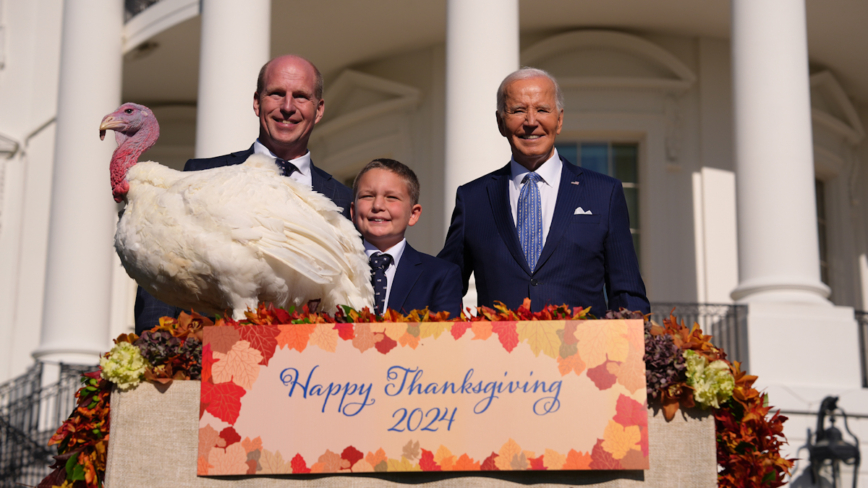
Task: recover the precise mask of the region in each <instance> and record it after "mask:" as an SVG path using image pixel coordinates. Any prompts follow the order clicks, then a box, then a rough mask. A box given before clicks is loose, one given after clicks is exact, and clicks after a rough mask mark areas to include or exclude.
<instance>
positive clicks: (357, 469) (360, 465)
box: [350, 459, 374, 473]
mask: <svg viewBox="0 0 868 488" xmlns="http://www.w3.org/2000/svg"><path fill="white" fill-rule="evenodd" d="M350 471H352V472H353V473H373V472H374V467H373V466H371V464H370V463H368V462H367V461H365V460H364V459H359V460H358V461H356V464H354V465H353V467H352V468H351V469H350Z"/></svg>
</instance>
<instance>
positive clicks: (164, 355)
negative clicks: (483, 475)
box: [39, 299, 792, 488]
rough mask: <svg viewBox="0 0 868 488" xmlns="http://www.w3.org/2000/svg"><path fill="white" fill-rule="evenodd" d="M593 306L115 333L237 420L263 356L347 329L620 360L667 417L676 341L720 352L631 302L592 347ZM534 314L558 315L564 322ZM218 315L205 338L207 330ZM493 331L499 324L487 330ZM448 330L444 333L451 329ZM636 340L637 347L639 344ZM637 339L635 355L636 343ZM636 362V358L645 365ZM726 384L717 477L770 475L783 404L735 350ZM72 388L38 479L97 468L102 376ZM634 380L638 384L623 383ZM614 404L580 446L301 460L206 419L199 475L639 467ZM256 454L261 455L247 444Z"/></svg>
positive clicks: (619, 376) (637, 419) (96, 477)
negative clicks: (627, 327)
mask: <svg viewBox="0 0 868 488" xmlns="http://www.w3.org/2000/svg"><path fill="white" fill-rule="evenodd" d="M593 318H595V317H593V316H592V315H590V314H589V309H587V308H581V307H567V306H565V305H564V306H559V307H555V306H547V307H545V308H544V309H543V310H541V311H539V312H532V311H531V308H530V300H529V299H526V300H525V301H524V303H523V304H522V305H521V306H520V307H519V308H517V309H515V310H509V309H508V308H507V307H506V306H504V305H503V304H502V303H497V304H496V305H495V307H494V308H488V307H479V308H478V309H477V310H476V314H470V313H469V309H468V310H467V313H465V312H462V313H461V315H460V316H459V317H456V318H454V319H452V320H451V323H450V317H449V314H448V313H446V312H442V313H431V312H430V311H428V310H414V311H412V312H410V313H409V314H407V315H402V314H400V313H398V312H396V311H394V310H387V311H386V313H385V314H383V315H382V316H380V315H376V314H374V313H372V312H371V311H370V310H368V309H364V310H361V311H357V310H353V309H351V308H349V307H341V308H339V309H338V310H337V311H336V313H335V314H334V315H329V314H327V313H313V312H311V310H310V308H309V307H307V306H306V305H305V306H302V307H298V308H290V309H289V310H283V309H280V308H276V307H273V306H270V305H260V306H259V307H258V308H257V309H256V310H249V311H248V312H247V313H246V317H245V319H244V320H242V321H235V320H232V319H229V318H221V319H218V320H216V322H215V321H212V320H210V319H208V318H207V317H203V316H201V315H198V314H195V313H193V314H185V313H182V314H181V316H180V317H179V318H177V319H173V318H169V317H163V318H162V319H160V323H159V324H158V325H156V326H155V327H154V328H152V329H151V330H149V331H147V332H144V333H143V334H142V336H141V337H138V336H136V335H135V334H124V335H121V336H120V337H118V339H116V341H115V342H116V343H118V342H128V343H130V344H133V345H135V346H136V347H138V348H139V349H140V352H141V354H142V356H143V357H144V358H146V359H147V360H148V363H149V367H148V368H147V369H146V370H145V373H144V379H145V381H149V382H157V383H169V382H172V381H173V380H201V381H202V400H203V401H202V411H201V412H200V415H202V414H203V413H204V412H205V411H208V412H210V413H211V414H212V415H214V416H215V417H217V418H218V419H220V420H223V421H225V422H227V423H229V424H232V423H234V422H235V420H236V419H237V417H238V413H239V411H240V405H241V398H242V397H243V396H244V395H245V394H246V393H247V389H249V388H250V387H251V385H252V384H253V382H254V381H255V380H256V378H257V376H258V374H259V371H260V367H261V366H267V365H268V361H269V360H270V359H271V355H273V353H274V351H275V349H283V348H289V349H295V350H297V351H299V352H301V351H304V350H305V349H306V348H308V347H318V348H320V349H323V350H325V351H335V350H336V346H337V344H338V342H339V341H349V342H350V343H351V344H352V345H353V347H354V348H356V349H358V350H359V351H361V352H366V351H368V353H372V354H388V353H389V352H390V351H391V350H393V349H394V348H397V347H401V348H404V347H409V348H412V349H415V348H416V347H418V346H419V343H420V341H421V340H423V339H426V338H429V337H433V338H435V339H437V338H439V337H441V336H442V335H443V334H448V335H451V336H452V338H453V339H455V340H458V339H461V338H462V337H465V335H468V334H469V336H468V337H469V338H470V340H497V341H498V342H499V343H500V344H501V346H502V347H503V348H504V349H505V350H506V351H508V352H511V351H513V350H514V349H515V348H516V347H519V345H520V344H526V345H525V346H523V347H529V348H530V350H531V352H533V353H534V354H536V355H538V356H539V355H544V356H548V357H550V358H552V359H553V364H556V367H557V368H558V370H559V372H560V373H561V375H568V374H576V375H581V374H585V373H587V375H588V377H589V378H590V379H591V380H592V381H593V382H594V383H595V385H596V386H597V387H598V388H601V389H607V388H609V387H611V385H613V384H614V383H615V382H618V381H625V382H626V383H629V381H628V380H625V379H624V378H630V377H632V376H635V375H630V374H628V372H629V371H636V370H640V368H642V367H644V368H645V374H646V385H647V393H648V399H649V402H650V403H651V404H652V405H654V404H656V405H659V406H660V408H662V411H663V413H664V415H665V417H666V418H667V419H672V418H673V417H674V416H675V414H676V413H677V411H678V409H679V408H689V407H692V406H694V400H693V390H692V389H691V387H690V386H688V385H687V383H686V372H685V370H686V367H685V364H684V362H685V361H684V351H687V350H690V351H694V352H695V353H696V354H698V355H701V356H702V357H703V358H705V359H706V360H708V361H709V362H713V361H717V360H723V361H726V354H725V353H724V351H722V350H720V349H719V348H717V347H715V346H714V345H713V344H712V343H711V337H710V336H708V335H705V334H703V333H702V331H701V330H700V329H699V327H698V326H696V325H694V326H693V327H691V328H688V327H686V326H685V325H684V324H683V323H682V324H678V322H677V320H676V318H675V317H674V316H672V315H670V317H668V318H667V319H666V320H664V322H663V325H662V326H661V325H658V324H653V323H651V322H649V321H648V320H647V318H646V317H643V316H642V314H641V313H638V312H628V311H621V312H608V313H607V314H606V315H605V316H604V317H602V318H606V319H643V320H645V329H644V337H643V336H642V334H641V333H639V334H636V336H635V337H633V336H630V335H628V336H627V339H628V340H627V342H626V343H624V342H623V341H621V342H620V343H619V345H618V346H617V347H614V348H611V347H610V349H612V351H613V352H612V353H610V354H608V355H600V354H598V351H599V349H598V347H597V346H603V345H606V344H609V345H610V346H611V344H610V343H611V341H613V340H614V338H615V337H617V336H618V335H621V336H623V335H624V334H625V331H624V330H620V329H619V330H610V328H608V327H606V328H603V327H595V326H594V324H593V322H592V321H587V319H593ZM540 321H567V322H566V325H565V326H562V327H560V328H558V327H551V326H548V325H547V324H546V323H545V322H543V323H540V324H530V323H529V322H540ZM211 325H214V326H217V327H215V328H214V329H213V331H214V332H213V333H211V334H209V340H208V341H207V342H204V343H203V329H204V327H206V326H211ZM493 336H496V337H493ZM447 337H448V336H447ZM636 351H638V352H636ZM643 351H644V356H643V354H642V353H643ZM643 362H644V365H643V364H642V363H643ZM726 362H727V364H729V365H730V368H731V371H732V375H733V378H734V381H735V387H734V389H733V392H732V396H731V398H729V399H728V400H726V401H725V402H723V403H721V404H720V408H718V409H714V411H713V414H714V418H715V422H716V430H717V456H718V464H719V466H720V470H719V477H718V480H719V486H721V487H736V486H767V487H776V486H781V485H782V484H783V479H784V477H785V476H786V475H787V474H788V473H789V470H790V468H791V466H792V463H791V461H789V460H786V459H784V458H783V457H782V456H781V455H780V447H781V445H782V444H784V443H785V442H786V439H785V438H784V435H783V423H784V421H786V417H784V416H782V415H780V414H779V413H774V414H771V415H770V413H771V408H770V407H768V406H767V405H765V403H766V401H767V397H766V396H765V395H763V394H760V393H759V392H758V391H757V390H755V389H754V388H753V387H752V385H753V383H754V381H755V380H756V377H755V376H750V375H747V374H746V373H745V372H744V371H742V370H741V367H740V365H739V364H738V363H734V364H730V363H729V362H728V361H726ZM82 382H83V386H82V388H81V389H80V390H79V391H78V393H76V397H77V399H78V404H77V406H76V408H75V410H74V411H73V413H72V414H71V415H70V417H69V418H68V419H67V420H66V421H65V422H64V423H63V425H61V427H60V428H58V430H57V433H56V434H55V435H54V436H53V437H52V438H51V441H50V444H51V445H54V444H57V445H58V452H59V455H58V456H57V457H56V462H55V464H54V465H52V468H54V471H53V472H52V473H51V474H49V475H48V476H47V477H46V478H45V479H44V480H43V481H42V483H40V485H39V486H40V487H45V488H48V487H51V486H60V485H64V483H65V486H72V487H87V488H91V487H93V488H96V487H98V486H101V485H102V480H103V477H104V474H105V462H106V452H107V445H108V440H109V411H110V410H109V409H110V406H109V399H110V392H111V386H112V383H110V382H109V381H107V380H104V379H102V378H101V377H100V374H99V372H95V373H88V374H86V375H84V376H83V377H82ZM623 386H624V387H625V388H627V389H628V390H629V391H631V392H633V391H635V390H636V389H638V388H641V383H638V384H623ZM616 408H617V414H616V416H615V417H614V418H613V419H612V420H611V421H610V422H609V424H608V425H607V426H606V427H605V430H604V432H603V438H601V439H598V440H597V443H596V445H595V446H593V448H592V449H591V450H590V451H587V452H577V451H574V450H570V451H569V452H566V453H558V452H555V451H552V450H546V451H545V452H539V453H535V452H530V451H526V450H524V449H522V448H521V446H519V445H518V444H517V443H516V442H515V441H513V440H510V441H509V442H507V443H506V444H504V445H503V446H501V447H500V448H499V449H497V450H496V451H492V452H491V454H490V455H489V456H487V457H486V458H484V459H473V458H471V457H469V456H468V455H467V454H458V453H455V454H453V453H452V452H450V451H449V449H448V448H446V447H445V446H439V448H437V449H430V450H429V449H428V448H427V446H420V445H419V443H418V442H411V443H410V444H408V445H407V446H405V448H404V452H403V453H402V454H401V455H400V458H399V459H390V458H388V457H387V456H386V453H385V452H384V451H383V450H382V449H380V450H378V451H376V452H367V453H363V452H361V451H359V450H357V449H356V448H354V447H352V446H347V447H346V448H344V449H343V450H339V452H338V451H330V450H327V451H326V452H325V453H323V454H322V455H321V456H319V457H318V458H317V459H310V460H305V459H304V458H303V457H302V456H301V455H300V454H298V453H281V452H270V451H268V450H266V449H263V448H262V443H261V440H260V439H259V438H257V439H249V438H245V439H241V438H240V436H238V434H237V433H236V432H235V431H234V429H232V428H231V427H228V428H226V429H224V430H223V431H221V432H217V431H216V430H214V429H212V428H210V427H204V428H203V429H210V431H206V432H201V433H200V445H199V454H198V471H199V472H200V473H203V472H207V473H209V474H218V473H224V474H230V473H231V474H256V473H266V474H267V473H330V472H332V473H337V472H383V471H413V470H419V471H477V470H480V471H486V470H509V469H513V470H514V469H526V470H547V469H641V468H643V467H645V464H644V463H647V459H648V458H647V454H648V426H647V422H642V420H641V419H642V418H644V414H645V409H647V408H648V407H647V406H646V405H642V404H639V403H638V402H636V401H635V400H632V399H630V398H628V397H626V396H623V395H622V396H621V397H620V398H619V399H618V402H617V405H616ZM257 456H258V457H257Z"/></svg>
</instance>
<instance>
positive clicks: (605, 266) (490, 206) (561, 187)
mask: <svg viewBox="0 0 868 488" xmlns="http://www.w3.org/2000/svg"><path fill="white" fill-rule="evenodd" d="M563 105H564V104H563V96H562V94H561V92H560V88H559V87H558V84H557V82H556V81H555V79H554V78H553V77H552V76H551V75H549V74H548V73H546V72H545V71H542V70H538V69H534V68H524V69H521V70H518V71H516V72H514V73H512V74H510V75H509V76H507V77H506V78H505V79H504V80H503V82H502V83H501V85H500V88H499V89H498V93H497V112H496V117H497V126H498V128H499V130H500V133H501V134H502V135H503V136H504V137H506V139H507V141H509V145H510V148H511V149H512V160H511V161H510V162H509V163H508V164H507V165H506V166H504V167H503V168H501V169H499V170H497V171H494V172H493V173H489V174H487V175H485V176H483V177H481V178H478V179H476V180H474V181H471V182H470V183H467V184H465V185H463V186H461V187H459V188H458V192H457V196H456V199H455V210H454V211H453V213H452V223H451V225H450V226H449V231H448V233H447V236H446V244H445V245H444V247H443V250H442V251H441V252H440V254H439V255H438V257H440V258H443V259H445V260H447V261H450V262H453V263H455V264H457V265H458V266H459V267H460V268H461V271H462V279H463V284H464V293H467V288H468V281H469V279H470V275H471V273H475V276H476V289H477V293H478V304H479V305H485V306H489V307H490V306H492V305H493V303H494V301H496V300H497V301H501V302H503V303H505V304H506V305H507V306H508V307H509V308H511V309H515V308H517V307H518V306H520V305H521V303H522V301H523V300H524V299H525V298H526V297H528V298H530V299H531V307H532V309H533V310H534V311H538V310H540V309H542V308H543V307H545V306H546V305H561V304H567V305H569V306H582V307H588V306H590V307H591V312H592V313H594V314H595V315H597V316H602V315H603V314H605V312H606V310H618V309H620V308H622V307H623V308H626V309H629V310H639V311H641V312H642V313H648V312H649V311H650V305H649V303H648V299H647V298H646V296H645V284H644V283H643V281H642V277H641V276H640V274H639V264H638V261H637V259H636V253H635V251H634V249H633V240H632V238H631V236H630V223H629V216H628V213H627V203H626V200H625V198H624V190H623V187H622V185H621V182H620V181H618V180H616V179H614V178H611V177H609V176H606V175H602V174H599V173H596V172H594V171H590V170H587V169H582V168H580V167H578V166H575V165H573V164H571V163H570V162H569V161H567V160H566V159H564V158H562V157H560V156H559V155H558V153H557V150H556V149H555V147H554V144H555V138H556V137H557V135H558V134H560V132H561V126H562V124H563V115H564V110H563Z"/></svg>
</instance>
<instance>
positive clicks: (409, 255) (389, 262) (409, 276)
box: [350, 159, 461, 317]
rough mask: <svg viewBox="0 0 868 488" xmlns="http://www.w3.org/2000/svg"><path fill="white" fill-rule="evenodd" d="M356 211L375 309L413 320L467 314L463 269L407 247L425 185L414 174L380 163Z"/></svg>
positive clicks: (361, 181)
mask: <svg viewBox="0 0 868 488" xmlns="http://www.w3.org/2000/svg"><path fill="white" fill-rule="evenodd" d="M353 195H354V196H355V198H354V201H353V204H352V206H351V207H350V211H351V213H352V217H353V223H354V224H356V228H358V229H359V232H360V233H361V234H362V237H364V238H365V241H364V244H365V253H366V254H367V255H368V258H369V260H370V263H371V284H372V285H374V308H375V309H376V312H377V313H378V314H382V313H383V312H384V311H385V309H386V308H391V309H392V310H395V311H398V312H401V313H402V314H407V313H409V312H410V311H412V310H421V309H424V308H426V307H427V308H428V310H430V311H431V312H442V311H446V312H449V314H450V316H452V317H456V316H458V314H459V312H460V311H461V271H460V270H459V269H458V266H455V265H454V264H452V263H450V262H447V261H444V260H442V259H439V258H435V257H434V256H429V255H427V254H424V253H421V252H419V251H417V250H415V249H413V247H411V246H410V244H409V243H408V242H407V239H406V238H405V237H404V233H405V232H406V231H407V227H409V226H413V225H415V224H416V222H418V221H419V216H420V215H421V213H422V206H421V205H419V180H418V179H417V178H416V174H415V173H414V172H413V170H412V169H410V168H408V167H407V166H406V165H404V164H402V163H400V162H398V161H395V160H394V159H375V160H373V161H371V162H370V163H368V164H367V165H365V167H364V168H362V171H360V172H359V174H358V176H356V180H355V181H354V182H353Z"/></svg>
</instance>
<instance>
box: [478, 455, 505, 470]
mask: <svg viewBox="0 0 868 488" xmlns="http://www.w3.org/2000/svg"><path fill="white" fill-rule="evenodd" d="M496 457H497V453H496V452H492V453H491V456H488V457H487V458H485V461H483V462H482V466H480V467H479V470H480V471H500V469H499V468H498V467H497V465H495V464H494V458H496Z"/></svg>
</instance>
